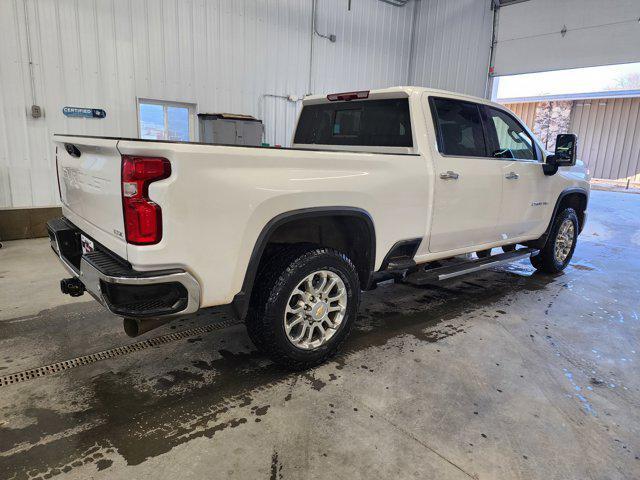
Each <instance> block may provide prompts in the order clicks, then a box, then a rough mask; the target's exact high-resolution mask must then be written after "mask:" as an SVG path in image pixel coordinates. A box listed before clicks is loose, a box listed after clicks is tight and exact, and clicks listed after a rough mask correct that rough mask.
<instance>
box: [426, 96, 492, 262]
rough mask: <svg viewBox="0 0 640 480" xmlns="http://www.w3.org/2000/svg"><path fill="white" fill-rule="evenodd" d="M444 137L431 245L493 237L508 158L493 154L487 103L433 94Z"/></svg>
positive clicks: (455, 245)
mask: <svg viewBox="0 0 640 480" xmlns="http://www.w3.org/2000/svg"><path fill="white" fill-rule="evenodd" d="M430 108H431V112H432V116H433V119H434V122H435V128H436V136H437V138H438V151H439V152H438V153H436V154H435V155H434V159H433V163H434V166H435V192H434V205H433V219H432V224H431V236H430V240H429V251H430V252H432V253H436V252H444V251H448V250H456V249H461V248H467V247H472V246H476V245H482V244H486V243H492V242H495V241H497V240H498V239H499V237H498V233H497V222H498V216H499V212H500V202H501V197H502V167H503V164H504V162H503V161H501V160H499V159H495V158H490V157H488V154H487V152H488V151H487V144H486V141H485V133H484V129H483V120H482V113H481V106H480V105H478V104H476V103H472V102H466V101H461V100H457V99H452V98H439V97H431V98H430Z"/></svg>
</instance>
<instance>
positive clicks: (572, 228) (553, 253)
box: [531, 208, 578, 273]
mask: <svg viewBox="0 0 640 480" xmlns="http://www.w3.org/2000/svg"><path fill="white" fill-rule="evenodd" d="M577 240H578V216H577V215H576V212H575V210H574V209H573V208H566V209H565V210H563V211H562V212H560V213H558V215H556V218H555V219H554V221H553V226H552V227H551V232H549V238H548V239H547V243H546V244H545V246H544V247H542V249H541V250H540V253H538V254H537V255H535V256H533V257H531V264H532V265H533V266H534V268H535V269H536V270H540V271H542V272H545V273H559V272H561V271H562V270H564V269H565V268H566V266H567V265H568V264H569V261H570V260H571V257H572V256H573V252H574V250H575V248H576V243H577Z"/></svg>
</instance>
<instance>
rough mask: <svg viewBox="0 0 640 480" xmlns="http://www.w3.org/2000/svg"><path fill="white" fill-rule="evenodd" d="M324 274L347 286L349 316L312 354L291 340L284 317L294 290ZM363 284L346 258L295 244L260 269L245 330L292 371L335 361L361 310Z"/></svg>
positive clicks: (321, 249) (347, 315)
mask: <svg viewBox="0 0 640 480" xmlns="http://www.w3.org/2000/svg"><path fill="white" fill-rule="evenodd" d="M320 270H328V271H330V272H333V273H335V274H337V275H338V276H339V277H340V279H341V280H342V281H343V283H344V285H345V290H346V295H347V303H346V311H345V315H344V317H343V319H342V322H341V324H340V326H339V327H338V329H337V331H336V332H335V333H334V334H333V336H332V337H331V338H329V339H328V340H327V341H326V343H324V344H322V345H320V346H319V347H317V348H315V349H312V350H303V349H301V348H298V347H296V346H295V345H294V344H293V343H292V342H291V341H290V340H289V338H288V337H287V335H286V332H285V327H284V315H285V309H286V307H287V302H288V301H289V297H290V295H291V293H292V292H293V290H294V289H295V288H296V287H297V286H298V284H299V283H300V282H301V281H302V280H303V279H304V278H305V277H307V276H308V275H310V274H312V273H313V272H316V271H320ZM359 301H360V284H359V281H358V274H357V272H356V268H355V266H354V265H353V263H352V262H351V260H349V258H348V257H347V256H345V255H344V254H342V253H340V252H338V251H336V250H332V249H329V248H318V247H310V246H302V247H299V246H293V247H291V248H289V249H287V250H285V251H284V252H282V253H281V254H279V255H277V256H274V257H271V258H270V259H269V260H268V261H267V262H265V264H264V265H263V267H261V269H260V272H259V273H258V278H257V279H256V284H255V286H254V289H253V294H252V296H251V303H250V305H249V311H248V313H247V319H246V326H247V332H248V334H249V337H250V338H251V340H252V341H253V343H254V344H255V345H256V347H257V348H258V349H259V350H260V351H262V352H264V353H266V354H267V355H268V356H269V357H271V358H272V359H273V361H275V362H276V363H278V364H280V365H283V366H284V367H286V368H288V369H290V370H304V369H307V368H311V367H313V366H315V365H319V364H321V363H323V362H325V361H326V360H327V359H329V358H330V357H332V356H333V355H334V354H335V353H336V352H337V351H338V349H339V348H340V345H341V344H342V343H343V342H344V340H345V339H346V338H347V336H348V335H349V333H350V332H351V329H352V327H353V323H354V321H355V318H356V314H357V311H358V304H359Z"/></svg>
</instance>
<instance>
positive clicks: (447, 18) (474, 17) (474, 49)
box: [410, 0, 493, 97]
mask: <svg viewBox="0 0 640 480" xmlns="http://www.w3.org/2000/svg"><path fill="white" fill-rule="evenodd" d="M415 7H416V10H417V12H416V15H417V16H416V33H415V43H414V51H413V62H412V67H411V74H410V79H411V80H410V81H411V83H412V84H415V85H428V86H430V87H433V88H441V89H444V90H453V91H455V92H464V93H468V94H470V95H475V96H477V97H484V96H485V95H486V93H485V88H486V82H487V69H488V66H489V55H490V49H491V28H492V25H493V12H492V10H491V1H490V0H432V1H422V2H417V3H416V4H415Z"/></svg>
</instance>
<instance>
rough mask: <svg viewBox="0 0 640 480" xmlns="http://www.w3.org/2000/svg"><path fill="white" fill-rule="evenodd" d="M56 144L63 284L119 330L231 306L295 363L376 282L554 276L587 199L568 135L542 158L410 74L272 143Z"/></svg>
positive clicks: (313, 359)
mask: <svg viewBox="0 0 640 480" xmlns="http://www.w3.org/2000/svg"><path fill="white" fill-rule="evenodd" d="M54 141H55V143H56V146H57V156H56V159H57V172H58V177H59V178H58V183H59V187H60V198H61V201H62V212H63V215H64V217H63V218H59V219H56V220H53V221H51V222H49V225H48V229H49V235H50V238H51V245H52V247H53V250H54V251H55V253H56V254H57V255H58V256H59V257H60V260H61V261H62V263H63V264H64V266H65V267H66V268H67V270H68V271H69V272H70V274H71V275H72V277H71V278H68V279H65V280H62V282H61V288H62V291H63V292H64V293H68V294H71V295H81V294H82V293H83V292H84V291H87V292H89V293H90V294H91V295H92V296H93V297H94V298H95V299H96V300H97V301H99V302H100V303H101V304H103V305H104V306H105V307H106V308H107V309H109V310H110V311H111V312H112V313H114V314H116V315H119V316H121V317H124V325H125V331H126V332H127V333H128V334H129V335H132V336H135V335H137V334H140V333H143V332H145V331H148V330H150V329H151V328H153V327H155V326H158V325H160V324H161V323H163V322H167V321H169V320H171V319H172V318H174V317H176V316H178V315H185V314H189V313H193V312H195V311H197V310H198V309H202V308H206V307H213V306H222V305H228V306H231V307H232V310H233V312H234V313H235V315H236V316H237V317H238V318H240V319H244V321H245V323H246V326H247V330H248V333H249V335H250V337H251V339H252V340H253V342H254V343H255V345H256V346H257V348H259V349H260V350H262V351H264V352H266V353H267V354H269V355H270V356H271V357H272V358H273V359H274V360H276V361H277V362H280V363H282V364H285V365H286V366H288V367H290V368H294V369H300V368H306V367H310V366H312V365H315V364H318V363H320V362H322V361H324V360H325V359H327V358H328V357H329V356H330V355H332V354H333V353H335V351H336V350H337V349H338V348H339V346H340V344H341V343H342V342H343V341H344V340H345V338H346V337H347V335H348V334H349V331H350V330H351V328H352V325H353V323H354V320H355V316H356V312H357V310H358V302H359V299H360V295H361V291H364V290H368V289H372V288H374V287H375V286H376V284H377V283H378V282H380V281H382V280H388V279H395V281H400V282H407V283H412V284H425V283H428V282H433V281H438V280H445V279H448V278H451V277H455V276H457V275H461V274H463V273H467V272H474V271H478V270H481V269H484V268H488V267H492V266H495V265H498V264H501V263H505V262H513V261H516V260H520V259H523V258H527V257H530V259H531V263H532V264H533V266H534V267H535V268H536V269H538V270H541V271H543V272H547V273H552V274H553V273H557V272H560V271H561V270H562V269H564V268H565V267H566V265H567V263H568V262H569V260H570V259H571V256H572V255H573V251H574V248H575V246H576V240H577V237H578V233H579V232H580V231H581V230H582V228H583V226H584V224H585V220H586V208H587V201H588V198H589V181H588V180H589V178H588V172H587V171H586V169H585V168H584V165H583V164H582V163H581V162H576V158H575V152H576V138H575V136H574V135H568V134H565V135H558V138H557V141H556V148H555V152H554V153H553V154H551V153H549V152H546V151H545V149H544V148H543V146H542V144H541V143H540V142H539V140H538V139H536V137H535V136H534V135H533V133H532V132H531V131H530V130H529V129H528V128H527V127H526V126H525V125H524V123H523V122H522V121H521V120H520V119H518V118H517V117H516V116H515V115H514V114H513V113H511V112H510V111H509V110H507V109H505V108H504V107H502V106H501V105H498V104H495V103H492V102H489V101H486V100H483V99H480V98H473V97H468V96H465V95H459V94H454V93H449V92H444V91H440V90H431V89H426V88H417V87H398V88H389V89H383V90H372V91H359V92H349V93H339V94H331V95H327V96H309V97H306V98H305V99H304V101H303V105H302V110H301V112H300V116H299V119H298V125H297V128H296V130H295V132H294V136H293V143H292V147H291V148H286V149H283V148H269V147H261V148H258V147H244V146H225V145H205V144H199V143H184V142H171V141H156V140H139V139H127V138H105V137H87V136H72V135H55V136H54ZM498 249H500V250H498ZM492 253H493V254H492ZM476 257H477V258H476Z"/></svg>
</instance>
